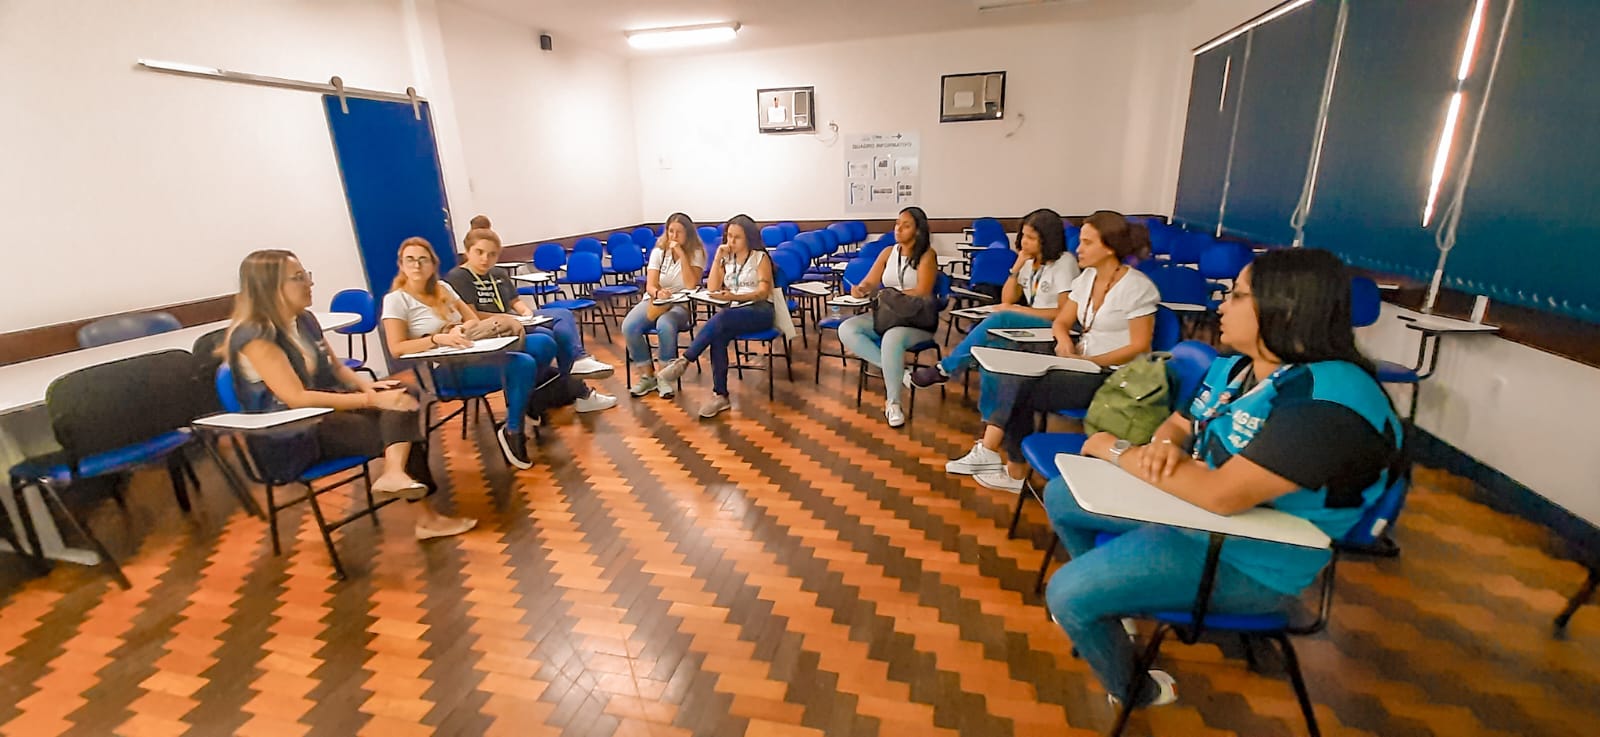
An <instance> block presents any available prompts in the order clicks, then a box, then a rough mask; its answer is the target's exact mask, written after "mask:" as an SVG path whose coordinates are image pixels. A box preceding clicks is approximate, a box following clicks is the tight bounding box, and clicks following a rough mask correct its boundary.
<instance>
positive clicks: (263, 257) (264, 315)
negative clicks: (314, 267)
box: [221, 248, 311, 362]
mask: <svg viewBox="0 0 1600 737" xmlns="http://www.w3.org/2000/svg"><path fill="white" fill-rule="evenodd" d="M290 259H295V255H294V253H293V252H291V251H285V250H283V249H281V248H266V249H262V250H260V251H254V252H252V253H251V254H250V255H248V256H245V257H244V260H243V261H241V262H239V293H238V295H236V296H235V297H234V298H233V317H232V318H231V320H230V322H229V325H228V332H227V335H226V337H225V338H223V341H222V346H221V348H222V351H223V358H226V357H227V349H228V346H229V345H230V344H231V342H232V340H233V331H234V330H237V329H238V328H239V326H241V325H253V326H255V327H257V328H259V329H260V330H261V332H262V336H263V337H265V338H266V339H268V340H272V341H275V342H278V343H280V344H281V343H282V341H279V340H278V338H279V337H280V336H291V337H292V336H293V335H294V334H295V326H294V320H295V317H293V316H291V315H290V314H289V313H290V310H289V306H288V305H287V304H286V303H285V302H284V301H283V282H284V279H286V278H287V277H288V272H289V269H288V265H289V260H290ZM296 260H298V259H296ZM292 342H293V344H294V345H299V341H292ZM304 352H305V349H304V348H301V353H302V354H304ZM302 357H303V358H304V359H305V361H306V362H309V361H310V360H311V356H308V355H303V356H302Z"/></svg>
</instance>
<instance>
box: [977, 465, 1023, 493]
mask: <svg viewBox="0 0 1600 737" xmlns="http://www.w3.org/2000/svg"><path fill="white" fill-rule="evenodd" d="M972 478H974V479H976V480H977V481H978V485H979V486H984V487H987V488H990V489H994V490H995V491H1008V492H1011V493H1012V494H1021V493H1022V482H1023V479H1014V478H1011V473H1010V472H1009V471H1007V470H1006V469H1005V468H1004V467H1002V468H1001V469H1000V470H998V471H985V472H983V473H975V474H973V475H972Z"/></svg>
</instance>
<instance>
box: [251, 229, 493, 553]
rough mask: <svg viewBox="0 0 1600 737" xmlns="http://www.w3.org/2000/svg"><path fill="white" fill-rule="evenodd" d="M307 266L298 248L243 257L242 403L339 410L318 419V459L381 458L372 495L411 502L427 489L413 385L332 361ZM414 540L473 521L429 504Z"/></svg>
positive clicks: (263, 408) (420, 513)
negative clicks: (314, 307) (313, 302)
mask: <svg viewBox="0 0 1600 737" xmlns="http://www.w3.org/2000/svg"><path fill="white" fill-rule="evenodd" d="M311 286H312V282H311V272H309V271H306V270H305V267H303V266H302V265H301V264H300V260H299V259H297V258H295V256H294V254H292V253H290V252H288V251H282V250H265V251H256V252H255V253H252V254H250V255H249V256H246V257H245V260H244V262H243V263H241V264H239V295H238V297H236V298H235V303H234V312H233V322H232V324H231V325H230V326H229V327H228V333H227V338H226V340H225V341H224V346H225V350H226V352H227V355H226V359H227V362H228V365H229V367H230V368H231V369H232V370H233V381H234V388H235V390H236V391H237V392H238V395H239V402H240V404H242V405H243V406H244V409H245V410H246V411H249V412H269V411H274V410H281V409H294V408H300V407H327V408H330V409H333V410H335V412H334V413H333V414H331V415H327V416H325V417H323V418H322V421H321V422H320V423H319V424H318V425H317V443H318V447H319V448H320V450H321V456H322V457H321V458H318V459H317V462H321V461H323V460H329V459H333V458H342V457H346V456H353V455H360V456H366V457H375V456H379V455H382V456H383V471H382V472H381V473H380V474H378V476H377V477H376V478H374V479H373V480H372V496H373V499H374V500H375V501H386V500H388V499H393V498H403V499H406V500H409V501H417V500H420V499H422V498H423V496H425V495H427V493H428V491H429V489H430V488H431V487H432V486H433V481H432V478H431V473H430V472H429V470H428V458H427V454H426V451H425V450H424V446H423V445H422V440H423V435H422V426H421V424H420V422H419V418H418V417H417V409H418V402H417V397H416V394H415V393H414V391H413V390H411V389H409V388H406V387H405V386H403V385H401V384H400V383H399V382H396V381H372V380H369V379H367V378H365V377H363V376H361V375H360V374H357V373H355V372H353V371H351V370H350V369H349V367H347V366H345V365H344V364H343V363H342V362H340V361H338V360H337V359H335V358H334V354H333V350H332V349H331V348H329V346H328V343H327V341H326V339H325V338H323V335H322V326H321V325H318V324H317V319H316V318H315V317H313V316H312V314H311V313H310V312H308V311H307V310H309V309H310V308H311ZM414 506H415V508H416V510H417V522H416V530H415V534H416V538H417V539H418V540H427V539H430V538H435V537H446V536H450V535H459V534H461V533H463V532H466V531H467V530H470V529H472V528H473V526H474V525H476V524H477V521H476V520H472V519H462V518H451V517H445V516H443V515H441V514H439V513H438V512H436V511H434V510H433V508H432V507H430V506H429V505H428V504H426V503H421V504H416V505H414Z"/></svg>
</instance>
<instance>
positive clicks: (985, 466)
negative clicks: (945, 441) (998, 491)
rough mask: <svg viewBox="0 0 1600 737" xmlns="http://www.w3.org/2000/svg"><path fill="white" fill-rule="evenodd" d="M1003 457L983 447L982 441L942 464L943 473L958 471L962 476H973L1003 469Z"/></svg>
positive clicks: (1004, 465)
mask: <svg viewBox="0 0 1600 737" xmlns="http://www.w3.org/2000/svg"><path fill="white" fill-rule="evenodd" d="M1005 467H1006V462H1005V459H1003V458H1001V457H1000V454H999V453H996V452H994V451H992V450H989V449H988V448H985V447H983V443H982V441H980V442H976V443H973V444H972V450H969V451H967V454H966V455H964V456H961V457H960V458H957V459H955V460H953V461H950V462H949V463H946V464H944V472H945V473H959V474H961V475H963V476H974V475H977V474H980V473H988V472H990V471H1003V470H1005Z"/></svg>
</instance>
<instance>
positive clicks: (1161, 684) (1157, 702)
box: [1106, 670, 1178, 707]
mask: <svg viewBox="0 0 1600 737" xmlns="http://www.w3.org/2000/svg"><path fill="white" fill-rule="evenodd" d="M1150 679H1151V680H1153V681H1155V682H1156V697H1155V698H1154V699H1152V700H1151V701H1150V703H1148V704H1145V706H1146V707H1151V706H1166V705H1167V704H1170V703H1172V702H1174V701H1177V700H1178V679H1176V678H1173V677H1172V675H1171V674H1169V673H1167V672H1166V671H1164V670H1152V671H1150ZM1106 700H1107V701H1110V702H1111V705H1112V706H1116V705H1118V704H1121V703H1122V699H1119V698H1117V697H1116V696H1113V695H1111V694H1106Z"/></svg>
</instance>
